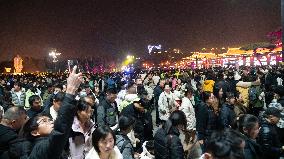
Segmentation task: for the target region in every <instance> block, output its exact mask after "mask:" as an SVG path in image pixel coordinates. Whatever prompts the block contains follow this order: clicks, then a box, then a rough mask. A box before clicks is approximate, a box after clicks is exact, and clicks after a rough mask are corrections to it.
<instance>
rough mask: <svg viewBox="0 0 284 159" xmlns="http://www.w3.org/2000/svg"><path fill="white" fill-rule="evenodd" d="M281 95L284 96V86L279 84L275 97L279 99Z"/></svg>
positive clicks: (275, 90)
mask: <svg viewBox="0 0 284 159" xmlns="http://www.w3.org/2000/svg"><path fill="white" fill-rule="evenodd" d="M281 97H284V86H277V87H276V88H275V89H274V98H275V99H277V100H278V99H280V98H281Z"/></svg>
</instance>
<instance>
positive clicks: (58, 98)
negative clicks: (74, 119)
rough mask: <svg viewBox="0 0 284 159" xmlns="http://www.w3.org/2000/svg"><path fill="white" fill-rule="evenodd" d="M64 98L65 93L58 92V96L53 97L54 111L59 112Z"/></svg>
mask: <svg viewBox="0 0 284 159" xmlns="http://www.w3.org/2000/svg"><path fill="white" fill-rule="evenodd" d="M64 97H65V93H63V92H58V93H57V94H56V95H54V97H53V109H54V110H55V111H58V110H59V108H60V106H61V103H62V101H63V99H64Z"/></svg>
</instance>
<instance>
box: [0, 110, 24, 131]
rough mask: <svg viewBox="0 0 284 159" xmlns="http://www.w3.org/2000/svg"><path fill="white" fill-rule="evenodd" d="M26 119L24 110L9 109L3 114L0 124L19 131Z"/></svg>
mask: <svg viewBox="0 0 284 159" xmlns="http://www.w3.org/2000/svg"><path fill="white" fill-rule="evenodd" d="M27 119H28V116H27V113H26V111H25V109H24V108H21V107H11V108H9V109H7V110H6V112H5V113H4V115H3V117H2V121H1V123H4V124H5V125H6V126H8V127H10V128H12V129H14V130H20V129H21V128H22V126H23V125H24V124H25V122H26V121H27Z"/></svg>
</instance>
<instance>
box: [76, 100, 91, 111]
mask: <svg viewBox="0 0 284 159" xmlns="http://www.w3.org/2000/svg"><path fill="white" fill-rule="evenodd" d="M89 107H92V106H91V105H90V104H89V103H87V102H86V100H85V98H80V100H79V101H78V102H77V111H85V110H87V109H88V108H89Z"/></svg>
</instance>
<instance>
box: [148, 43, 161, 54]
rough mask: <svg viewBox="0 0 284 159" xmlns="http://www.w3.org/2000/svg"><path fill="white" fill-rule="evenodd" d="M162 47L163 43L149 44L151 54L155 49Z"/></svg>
mask: <svg viewBox="0 0 284 159" xmlns="http://www.w3.org/2000/svg"><path fill="white" fill-rule="evenodd" d="M161 49H162V45H148V51H149V54H150V53H151V52H152V51H153V50H161Z"/></svg>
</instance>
